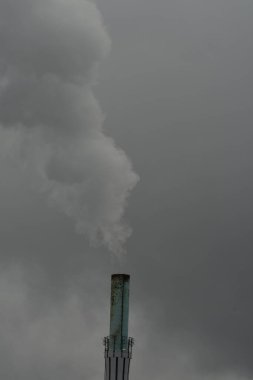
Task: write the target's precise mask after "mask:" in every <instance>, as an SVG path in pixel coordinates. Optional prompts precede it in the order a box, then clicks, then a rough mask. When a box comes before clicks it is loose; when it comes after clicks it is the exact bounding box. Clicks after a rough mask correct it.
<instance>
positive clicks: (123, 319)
mask: <svg viewBox="0 0 253 380" xmlns="http://www.w3.org/2000/svg"><path fill="white" fill-rule="evenodd" d="M129 280H130V276H129V275H128V274H113V275H112V280H111V311H110V335H109V336H107V337H106V338H104V345H105V380H129V367H130V359H131V358H132V347H133V338H129V337H128V315H129Z"/></svg>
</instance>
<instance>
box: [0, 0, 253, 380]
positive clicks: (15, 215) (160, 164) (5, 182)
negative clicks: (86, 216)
mask: <svg viewBox="0 0 253 380" xmlns="http://www.w3.org/2000/svg"><path fill="white" fill-rule="evenodd" d="M22 3H23V4H24V2H22ZM52 3H53V2H52ZM62 3H64V2H62ZM3 4H4V3H3ZM8 4H12V6H13V7H14V8H15V7H17V6H19V5H18V4H17V3H16V2H10V1H8ZM43 4H44V3H43ZM80 4H81V2H80ZM97 4H98V7H99V9H101V12H102V14H103V16H104V22H105V25H106V26H107V29H108V30H109V33H110V36H111V39H112V42H113V48H112V51H111V54H110V57H109V58H108V59H107V60H106V61H105V62H103V65H102V66H101V68H100V71H101V73H100V82H99V86H97V87H96V97H97V98H99V100H100V101H101V105H102V109H103V110H104V111H105V112H106V115H107V116H106V119H105V123H104V128H105V130H106V132H107V133H108V134H109V135H111V136H113V137H114V138H115V140H116V141H117V143H118V144H119V145H120V146H122V147H123V148H124V150H125V151H126V152H127V154H128V155H129V156H130V157H131V159H132V160H133V162H134V166H135V167H136V170H137V172H138V173H140V176H141V181H140V183H139V185H138V186H137V187H136V189H135V191H134V193H133V195H132V197H131V202H129V207H128V209H127V210H128V211H127V215H126V219H128V220H129V222H131V223H130V224H131V226H132V227H133V235H132V237H131V239H130V240H129V242H128V259H127V262H126V263H125V264H124V267H123V270H124V271H126V272H130V273H131V275H132V277H131V315H130V333H131V335H133V336H134V337H135V338H136V345H135V347H134V357H133V361H132V368H131V371H132V372H131V376H132V377H133V378H134V377H135V378H138V379H148V378H152V379H154V378H155V379H157V380H165V379H166V380H167V379H168V378H175V379H180V380H184V379H190V380H191V379H192V380H193V379H197V380H198V379H205V380H228V379H229V380H231V379H232V380H249V379H251V378H252V373H253V368H252V354H253V346H252V326H251V325H252V322H251V321H252V316H253V315H252V314H253V308H252V302H251V289H252V286H253V283H252V275H251V267H252V261H253V259H252V225H253V223H252V219H253V213H252V201H251V199H252V190H253V181H252V162H253V157H252V140H253V133H252V128H251V125H252V106H251V99H252V89H253V83H252V75H251V71H252V58H253V57H252V42H251V40H252V38H251V36H252V22H251V19H252V14H253V8H252V3H251V2H249V1H242V2H240V3H239V2H238V1H234V0H230V1H228V0H222V1H218V0H217V1H216V0H215V1H213V2H208V1H200V0H187V1H186V0H177V1H170V2H168V1H165V0H157V1H155V2H154V1H151V0H145V1H144V0H129V1H116V0H105V1H104V0H103V1H102V0H101V1H100V0H98V1H97ZM9 6H10V5H9ZM16 9H18V8H16ZM19 12H20V15H21V14H22V11H21V10H19ZM53 15H54V13H53V14H52V17H53ZM50 17H51V16H50ZM63 19H64V18H63ZM70 20H71V18H70ZM56 25H57V24H56ZM68 25H70V24H68ZM71 25H72V21H71ZM52 27H53V26H52ZM68 27H69V26H68ZM23 33H25V32H23ZM21 37H22V36H20V38H21ZM1 38H3V36H2V37H1ZM14 40H15V39H14ZM106 40H107V39H106ZM71 41H73V40H71ZM71 41H70V42H71ZM76 41H79V40H78V38H77V40H76ZM52 43H53V41H52ZM66 43H67V42H66ZM82 43H83V44H87V41H82ZM70 45H71V46H69V45H67V46H68V47H67V49H69V50H70V51H71V49H74V46H73V45H72V42H71V44H70ZM85 46H86V45H85ZM85 49H86V47H85ZM87 49H88V51H89V57H92V61H94V60H95V61H96V59H97V58H96V57H98V59H99V60H100V59H101V56H100V55H93V53H92V52H91V51H90V50H89V47H87ZM5 50H6V49H5ZM28 50H29V49H28ZM6 54H7V53H6ZM8 54H9V56H10V53H8ZM27 54H28V53H26V52H25V53H24V56H23V58H22V59H23V61H22V62H21V58H19V61H18V62H19V64H18V65H21V63H22V65H24V64H27V62H28V63H29V64H31V65H33V66H36V65H37V63H36V62H37V58H36V59H35V57H33V59H34V60H31V61H30V57H29V56H28V55H27ZM12 57H13V56H12ZM60 57H61V51H60V50H59V55H58V54H57V56H56V57H55V56H54V57H53V56H52V57H51V58H52V61H53V62H54V64H52V67H56V66H55V65H56V63H57V62H58V61H57V59H58V58H60ZM51 58H50V59H51ZM15 59H17V58H15ZM13 60H14V58H13ZM69 60H70V58H69ZM84 60H85V59H84ZM13 62H14V61H13ZM85 62H87V66H86V67H85V66H78V65H77V66H76V71H75V72H79V74H80V72H81V73H82V69H83V68H84V70H85V73H86V72H87V78H88V79H89V80H90V78H92V74H91V73H90V71H89V69H88V66H89V60H88V61H85ZM58 63H59V62H58ZM58 63H57V64H58ZM50 64H51V63H50ZM66 64H67V65H68V64H69V65H70V66H71V65H72V63H71V64H70V61H68V60H67V61H66ZM85 64H86V63H85ZM22 65H21V66H22ZM43 65H44V66H43ZM43 65H42V66H43V67H44V68H45V67H47V66H46V65H47V62H46V61H45V62H43ZM70 66H69V67H70ZM36 67H37V66H36ZM64 67H65V66H64ZM66 67H68V66H66ZM71 67H72V66H71ZM44 68H43V70H44ZM73 72H74V71H73ZM39 73H40V71H39V70H37V74H36V75H38V74H39ZM59 73H60V74H59V75H58V77H57V78H54V80H53V81H51V79H50V78H52V75H54V74H52V73H50V74H49V75H48V76H46V77H45V78H43V81H44V83H47V81H48V82H50V84H51V86H53V85H54V81H56V82H58V83H61V86H62V81H63V79H64V80H65V79H66V78H68V82H71V83H70V84H68V87H70V88H73V89H75V84H76V80H77V79H76V77H75V76H74V75H70V76H67V74H66V72H64V69H63V68H61V70H60V69H59ZM14 74H15V75H14ZM14 74H12V79H13V82H12V85H11V86H10V87H9V91H10V93H12V94H13V91H14V88H16V87H15V86H16V83H15V80H14V79H15V78H16V75H17V73H14ZM36 75H34V76H33V77H29V78H30V79H29V80H30V82H29V83H30V85H29V86H31V87H29V86H28V87H27V89H28V90H29V88H31V91H27V92H25V87H21V90H22V91H21V93H22V96H20V97H21V98H22V99H23V101H24V103H25V104H35V105H37V104H38V102H37V99H40V101H41V102H42V103H43V104H46V107H45V108H43V109H39V110H38V112H37V110H36V112H34V113H33V115H32V117H31V115H29V114H25V113H24V112H23V109H22V107H20V103H19V107H17V103H18V102H15V104H13V109H14V110H15V112H13V113H12V112H11V110H12V107H11V106H10V104H11V103H10V102H9V100H8V101H7V99H9V98H8V97H7V93H5V97H3V98H2V102H4V103H2V112H1V114H2V117H3V118H5V119H4V120H5V123H6V124H8V123H9V124H11V123H13V121H15V120H18V119H22V120H23V123H24V120H25V123H26V124H27V126H28V129H29V130H31V129H32V124H33V120H36V121H37V120H38V119H43V120H46V124H47V125H48V129H47V131H50V122H49V119H48V115H51V116H52V119H50V120H51V121H52V125H54V126H55V128H60V129H61V128H62V129H64V128H65V130H64V131H65V132H64V133H65V134H67V132H68V131H69V130H68V122H66V120H67V116H65V113H64V112H63V113H59V112H58V110H60V109H61V108H62V109H63V110H64V109H65V107H64V106H63V105H65V98H64V94H65V93H64V92H63V93H62V87H61V86H60V87H57V89H58V92H57V93H59V94H61V95H60V98H59V99H57V101H56V102H55V107H56V108H52V107H51V103H52V100H51V99H52V98H51V97H50V92H48V93H47V92H46V93H45V92H44V87H43V86H42V87H39V90H38V87H37V84H36ZM85 75H86V74H85ZM49 79H50V80H49ZM84 85H85V86H87V81H86V82H85V83H84ZM63 86H64V85H63ZM46 87H47V86H46ZM73 91H74V90H73ZM14 92H15V93H16V90H15V91H14ZM77 92H78V90H77ZM89 94H91V93H89ZM12 96H13V95H12ZM72 96H73V98H74V99H75V102H74V103H73V104H75V107H77V108H78V107H79V102H78V99H80V97H79V94H78V93H73V94H72ZM89 99H91V98H89ZM91 101H93V100H91ZM85 104H87V103H86V101H85ZM93 104H94V103H93ZM16 107H17V108H16ZM95 107H96V106H95ZM27 108H29V107H28V106H27ZM33 108H34V107H33ZM88 108H89V107H88ZM52 110H54V111H55V112H53V113H52ZM89 110H90V108H89ZM42 111H43V113H41V112H42ZM92 113H93V111H92ZM16 115H18V117H16ZM68 115H69V118H71V120H72V119H73V120H75V121H76V124H77V125H78V118H77V115H76V114H75V108H72V109H71V112H70V113H68ZM100 115H101V114H100ZM51 116H50V117H51ZM99 117H100V116H99ZM15 118H16V119H15ZM60 118H62V119H60ZM84 118H85V120H84V125H91V124H90V122H91V120H90V118H89V112H88V111H86V112H85V116H84ZM86 118H87V120H88V121H86ZM82 120H83V119H82ZM92 120H93V119H92ZM29 123H30V124H29ZM76 124H75V125H76ZM2 133H3V134H5V135H2V134H1V136H4V139H1V153H2V157H3V158H4V159H2V160H1V166H0V170H1V187H0V208H1V218H0V241H1V245H0V249H1V265H2V268H3V270H2V274H1V279H2V282H1V287H0V288H1V291H0V298H1V307H0V309H1V313H0V318H1V324H0V325H1V326H2V327H1V329H0V330H1V337H2V339H1V345H0V350H1V353H2V355H1V356H2V358H4V361H2V362H1V366H0V367H1V368H3V371H4V372H3V375H2V377H3V378H7V379H8V378H10V379H12V378H15V377H17V373H18V374H19V376H18V377H19V378H21V379H22V377H23V378H24V377H26V379H28V380H29V379H30V378H34V377H38V376H40V377H41V378H42V379H51V378H52V379H53V378H54V379H58V378H63V379H64V376H65V377H66V378H67V376H68V378H69V377H72V378H74V379H75V378H76V379H79V378H92V379H94V380H98V379H99V378H101V376H103V364H104V363H103V352H102V351H103V348H102V345H101V340H100V337H101V338H102V336H103V335H106V334H107V333H108V328H109V326H108V319H109V310H108V308H109V306H108V299H109V276H110V272H111V271H117V270H122V268H121V269H119V267H118V263H115V262H112V263H110V261H109V260H108V255H105V254H104V250H103V249H91V248H89V247H88V245H87V242H86V241H85V239H84V238H83V237H82V236H79V235H75V234H74V232H73V228H72V224H71V222H70V221H69V220H68V219H67V218H65V217H64V216H63V215H61V214H60V213H58V212H57V210H55V209H54V208H50V207H48V205H46V204H45V203H44V200H43V197H41V196H40V195H39V194H38V193H36V192H35V191H34V189H32V188H31V186H30V185H29V184H31V183H32V182H31V178H30V176H32V177H33V174H31V173H30V169H29V168H30V167H31V166H29V165H28V170H23V171H22V170H21V169H20V168H19V166H18V165H17V164H16V161H17V158H18V157H20V154H21V155H22V154H24V153H22V149H21V150H20V144H19V143H17V137H16V135H15V134H14V133H13V132H11V131H10V129H8V130H4V131H3V132H2ZM48 133H49V132H48ZM57 133H58V132H57ZM19 134H20V136H19V138H18V141H20V138H21V139H22V138H24V137H23V135H22V131H21V130H20V132H19ZM49 138H50V136H49V137H47V139H49ZM26 139H29V136H28V137H27V136H26ZM36 139H37V140H36ZM34 140H35V141H37V143H36V144H35V147H36V152H37V154H38V155H42V157H44V154H45V153H44V145H43V146H42V147H41V148H40V145H39V143H38V141H40V140H39V138H38V137H37V136H35V137H34V136H33V141H34ZM3 141H4V142H3ZM25 143H26V141H24V144H25ZM108 143H109V142H108ZM109 145H110V144H109ZM103 146H104V145H103ZM87 149H89V147H87ZM96 149H97V151H99V152H101V156H102V157H105V154H104V153H103V150H101V147H100V145H99V146H97V148H96ZM68 154H69V155H71V157H72V160H71V163H70V162H68V161H66V160H65V159H63V158H65V156H63V154H62V149H60V150H57V151H56V152H54V155H53V160H52V161H51V162H50V165H47V173H48V176H49V178H50V179H51V178H56V179H57V180H58V181H61V182H63V183H67V184H68V183H69V181H73V180H74V181H76V182H78V181H79V179H80V170H81V169H80V166H79V164H76V163H77V162H79V161H78V154H77V152H76V151H75V149H72V148H71V147H69V148H68ZM7 157H8V159H7ZM82 157H83V156H82ZM101 161H102V159H101ZM101 161H100V162H101ZM84 162H87V160H86V159H85V160H84ZM22 163H23V164H22V165H24V161H22ZM73 163H74V170H73ZM26 165H27V164H26ZM30 165H31V162H30ZM105 165H106V167H110V168H111V163H110V162H109V163H108V165H107V164H106V163H105ZM115 165H116V164H115ZM88 167H90V165H88ZM87 170H88V169H87ZM115 170H116V168H115ZM31 172H33V171H32V170H31ZM102 173H105V171H103V170H101V171H99V176H101V175H102V178H103V174H102ZM106 175H109V174H108V172H107V174H106ZM99 178H101V177H99ZM108 178H111V177H110V175H109V177H108ZM96 190H97V188H96V186H94V187H92V186H91V193H92V194H93V192H96ZM95 198H96V199H99V194H96V197H95ZM95 198H93V197H91V198H90V201H91V203H92V202H94V199H95ZM95 206H96V204H95V205H94V203H92V207H95ZM13 268H14V269H13ZM16 268H18V269H16ZM22 273H23V275H22ZM14 315H15V316H16V317H15V318H14ZM66 330H68V333H67V334H66ZM19 341H20V342H22V347H24V349H23V350H22V353H20V352H21V350H20V342H19ZM15 342H17V343H16V345H15ZM68 342H69V343H68ZM48 353H51V355H50V356H49V355H48ZM29 360H30V361H29ZM30 362H32V363H30ZM38 368H39V375H38Z"/></svg>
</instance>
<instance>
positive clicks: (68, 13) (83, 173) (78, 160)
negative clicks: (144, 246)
mask: <svg viewBox="0 0 253 380" xmlns="http://www.w3.org/2000/svg"><path fill="white" fill-rule="evenodd" d="M0 46H1V49H0V123H1V131H0V132H1V140H2V141H3V139H4V141H5V142H6V151H7V152H8V154H9V153H12V155H14V156H15V157H16V159H17V160H19V161H20V162H21V164H22V167H23V168H25V170H27V171H28V172H29V173H30V174H31V175H30V177H31V181H32V183H36V186H37V187H38V188H39V189H40V190H41V191H43V192H44V193H46V194H47V196H48V198H49V200H50V201H52V203H54V204H56V205H57V206H58V207H59V208H60V209H61V210H62V211H63V212H64V213H65V214H67V215H68V216H70V217H71V218H72V219H74V221H75V224H76V229H77V231H78V232H80V233H84V234H86V235H87V236H88V238H89V240H90V242H91V243H95V244H96V243H98V242H99V243H102V244H105V245H106V246H107V247H108V248H109V249H110V250H111V251H113V252H114V253H117V254H119V253H121V252H122V249H123V245H124V242H125V241H126V239H127V237H128V236H129V235H130V233H131V230H130V228H129V227H128V226H127V225H125V224H124V222H123V221H122V217H123V214H124V209H125V206H126V201H127V197H128V195H129V192H130V191H131V190H132V189H133V187H134V186H135V184H136V182H137V180H138V177H137V175H136V174H135V173H134V172H133V170H132V166H131V163H130V162H129V160H128V158H127V157H126V155H125V153H124V152H123V151H122V150H120V149H119V148H117V147H116V146H115V144H114V141H113V140H112V139H111V138H109V137H107V136H106V135H105V134H104V132H103V130H102V124H103V114H102V112H101V110H100V108H99V105H98V103H97V101H96V99H95V98H94V95H93V91H92V89H93V85H94V84H95V81H96V71H97V65H98V63H99V62H100V61H101V60H102V59H103V57H104V56H105V55H106V54H107V52H108V51H109V49H110V40H109V38H108V35H107V33H106V31H105V29H104V27H103V24H102V21H101V17H100V14H99V12H98V10H97V9H96V7H95V5H94V4H93V3H92V2H90V1H86V0H72V1H69V0H2V1H1V2H0ZM2 153H3V152H2Z"/></svg>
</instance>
